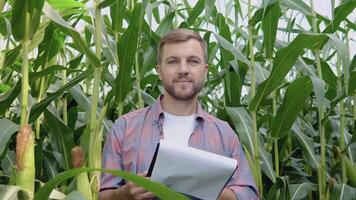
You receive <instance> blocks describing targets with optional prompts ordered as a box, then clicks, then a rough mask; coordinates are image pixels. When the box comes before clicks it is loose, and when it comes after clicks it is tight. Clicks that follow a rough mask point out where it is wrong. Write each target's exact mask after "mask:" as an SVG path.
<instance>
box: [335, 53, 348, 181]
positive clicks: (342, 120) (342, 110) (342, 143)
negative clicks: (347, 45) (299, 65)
mask: <svg viewBox="0 0 356 200" xmlns="http://www.w3.org/2000/svg"><path fill="white" fill-rule="evenodd" d="M336 69H337V75H338V79H337V86H338V90H339V91H340V92H341V91H342V90H343V88H342V73H341V64H340V58H339V56H338V58H337V63H336ZM339 109H340V129H339V131H340V144H339V148H340V150H341V151H343V150H344V149H345V106H344V100H341V101H340V102H339ZM340 161H341V177H342V178H341V180H342V183H344V184H346V182H347V177H346V167H345V154H344V153H341V154H340Z"/></svg>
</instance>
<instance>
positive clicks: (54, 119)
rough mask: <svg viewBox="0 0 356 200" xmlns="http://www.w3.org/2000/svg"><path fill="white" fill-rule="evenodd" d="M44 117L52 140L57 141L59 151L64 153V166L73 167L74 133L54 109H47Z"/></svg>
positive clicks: (67, 168) (66, 167)
mask: <svg viewBox="0 0 356 200" xmlns="http://www.w3.org/2000/svg"><path fill="white" fill-rule="evenodd" d="M44 117H45V118H44V119H45V122H46V127H47V128H48V129H49V130H50V132H49V133H50V134H51V137H50V138H52V140H51V142H54V143H56V146H57V148H58V149H57V151H58V152H61V153H62V154H63V155H62V156H63V159H64V163H63V164H64V167H65V169H66V170H69V169H71V167H72V161H71V154H70V151H71V149H72V148H73V147H74V142H73V133H72V131H71V130H70V129H69V128H68V127H67V126H66V125H65V124H64V122H63V121H62V120H61V119H59V117H58V116H57V114H54V113H53V111H49V110H46V111H45V112H44Z"/></svg>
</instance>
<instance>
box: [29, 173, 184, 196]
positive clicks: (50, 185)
mask: <svg viewBox="0 0 356 200" xmlns="http://www.w3.org/2000/svg"><path fill="white" fill-rule="evenodd" d="M94 171H101V172H105V173H110V174H113V175H115V176H120V177H122V178H124V179H125V180H127V181H131V182H133V183H135V184H137V185H139V186H142V187H143V188H145V189H146V190H148V191H151V192H153V193H154V194H155V195H156V196H157V197H158V198H160V199H162V200H171V199H175V200H187V198H186V197H185V196H184V195H182V194H179V193H177V192H174V191H172V190H170V189H169V188H167V187H166V186H164V185H162V184H159V183H157V182H153V181H150V180H148V179H146V178H144V177H141V176H136V175H134V174H131V173H129V172H125V171H119V170H110V169H93V168H80V169H71V170H68V171H66V172H62V173H60V174H58V175H57V176H56V177H55V178H53V179H52V180H50V181H48V182H47V183H46V184H45V185H44V186H43V187H42V188H41V189H39V190H38V191H37V193H36V195H35V198H34V199H35V200H42V199H48V197H49V194H50V192H51V191H52V190H53V189H54V188H55V187H56V185H57V184H59V183H61V182H63V181H64V180H67V179H68V178H71V177H73V176H75V175H77V174H80V173H83V172H94Z"/></svg>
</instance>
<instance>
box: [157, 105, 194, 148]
mask: <svg viewBox="0 0 356 200" xmlns="http://www.w3.org/2000/svg"><path fill="white" fill-rule="evenodd" d="M194 126H195V114H193V115H189V116H177V115H172V114H169V113H167V112H164V122H163V134H164V139H165V140H167V141H170V142H174V143H176V144H179V145H184V146H188V140H189V137H190V135H191V134H192V133H193V131H194Z"/></svg>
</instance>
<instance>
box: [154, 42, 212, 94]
mask: <svg viewBox="0 0 356 200" xmlns="http://www.w3.org/2000/svg"><path fill="white" fill-rule="evenodd" d="M207 69H208V65H207V64H205V61H204V54H203V48H202V46H201V45H200V43H199V41H197V40H195V39H190V40H188V41H186V42H179V43H166V44H164V46H163V51H162V60H161V64H160V65H157V72H158V75H159V78H160V79H161V80H162V83H163V86H164V89H165V91H166V94H165V95H170V96H171V97H172V98H174V99H176V100H191V99H192V98H195V97H196V96H197V94H198V93H199V92H200V90H201V89H202V88H203V85H204V81H205V76H206V73H207Z"/></svg>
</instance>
